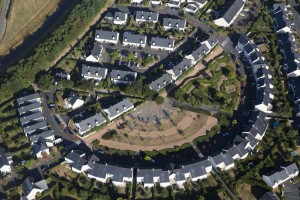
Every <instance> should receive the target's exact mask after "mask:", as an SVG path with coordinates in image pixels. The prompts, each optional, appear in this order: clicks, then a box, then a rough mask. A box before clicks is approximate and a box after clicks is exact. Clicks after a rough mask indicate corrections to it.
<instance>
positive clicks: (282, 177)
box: [262, 163, 299, 189]
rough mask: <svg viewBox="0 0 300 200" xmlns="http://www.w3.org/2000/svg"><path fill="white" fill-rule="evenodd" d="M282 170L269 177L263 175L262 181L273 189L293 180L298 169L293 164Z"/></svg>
mask: <svg viewBox="0 0 300 200" xmlns="http://www.w3.org/2000/svg"><path fill="white" fill-rule="evenodd" d="M281 169H282V170H280V171H278V172H276V173H274V174H271V175H269V176H268V175H263V176H262V179H263V181H264V182H265V183H266V184H267V185H268V186H270V187H272V188H273V189H274V188H276V187H278V186H279V185H281V184H282V183H284V182H286V181H288V180H290V179H292V178H295V177H296V176H298V174H299V169H298V167H297V165H296V164H295V163H293V164H290V165H289V166H287V167H281Z"/></svg>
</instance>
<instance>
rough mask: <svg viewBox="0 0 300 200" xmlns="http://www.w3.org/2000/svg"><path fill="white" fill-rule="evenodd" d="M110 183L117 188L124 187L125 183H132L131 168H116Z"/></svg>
mask: <svg viewBox="0 0 300 200" xmlns="http://www.w3.org/2000/svg"><path fill="white" fill-rule="evenodd" d="M111 179H112V183H113V184H114V185H115V186H117V187H125V186H126V183H132V179H133V172H132V169H131V168H123V167H116V168H115V173H114V174H113V176H112V178H111Z"/></svg>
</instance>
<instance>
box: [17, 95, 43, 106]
mask: <svg viewBox="0 0 300 200" xmlns="http://www.w3.org/2000/svg"><path fill="white" fill-rule="evenodd" d="M37 98H40V95H39V93H34V94H30V95H27V96H24V97H20V98H18V99H17V102H18V105H22V104H24V103H28V102H30V101H32V100H35V99H37Z"/></svg>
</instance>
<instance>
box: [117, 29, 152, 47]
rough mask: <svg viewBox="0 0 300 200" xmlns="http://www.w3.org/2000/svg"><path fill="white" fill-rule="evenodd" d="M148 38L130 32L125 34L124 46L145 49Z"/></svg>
mask: <svg viewBox="0 0 300 200" xmlns="http://www.w3.org/2000/svg"><path fill="white" fill-rule="evenodd" d="M146 40H147V37H146V36H145V35H139V34H134V33H130V32H125V33H124V35H123V45H124V46H127V45H128V46H135V47H145V46H146Z"/></svg>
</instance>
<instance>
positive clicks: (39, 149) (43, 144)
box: [32, 137, 50, 158]
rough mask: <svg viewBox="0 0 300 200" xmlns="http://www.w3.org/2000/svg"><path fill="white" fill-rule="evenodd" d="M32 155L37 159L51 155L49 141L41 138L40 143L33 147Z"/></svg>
mask: <svg viewBox="0 0 300 200" xmlns="http://www.w3.org/2000/svg"><path fill="white" fill-rule="evenodd" d="M32 154H33V155H34V156H35V157H36V158H42V157H43V156H44V155H50V150H49V147H48V146H47V141H46V140H45V139H44V138H41V137H40V138H39V140H38V142H37V143H35V144H33V145H32Z"/></svg>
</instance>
